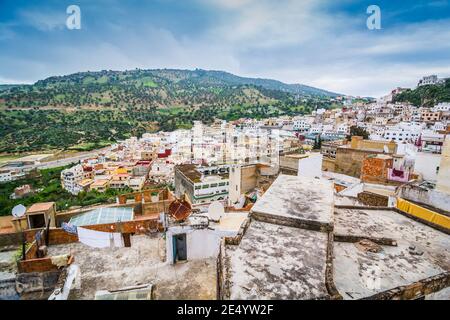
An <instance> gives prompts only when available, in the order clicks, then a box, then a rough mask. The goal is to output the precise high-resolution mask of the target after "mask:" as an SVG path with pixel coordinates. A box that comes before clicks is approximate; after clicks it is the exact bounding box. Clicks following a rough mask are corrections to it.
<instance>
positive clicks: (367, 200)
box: [358, 191, 389, 207]
mask: <svg viewBox="0 0 450 320" xmlns="http://www.w3.org/2000/svg"><path fill="white" fill-rule="evenodd" d="M358 201H359V202H361V203H362V204H364V205H366V206H372V207H387V206H388V203H389V197H387V196H382V195H379V194H376V193H372V192H368V191H364V192H360V193H358Z"/></svg>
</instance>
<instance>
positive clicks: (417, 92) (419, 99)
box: [394, 79, 450, 107]
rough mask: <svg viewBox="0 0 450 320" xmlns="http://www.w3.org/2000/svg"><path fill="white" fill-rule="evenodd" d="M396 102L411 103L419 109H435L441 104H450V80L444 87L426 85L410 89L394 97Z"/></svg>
mask: <svg viewBox="0 0 450 320" xmlns="http://www.w3.org/2000/svg"><path fill="white" fill-rule="evenodd" d="M394 101H399V102H409V103H411V104H413V105H415V106H418V107H433V106H434V105H436V104H438V103H440V102H450V79H447V80H446V81H445V84H444V85H426V86H421V87H417V88H416V89H412V90H411V89H408V90H406V91H404V92H402V93H400V94H398V95H396V96H395V97H394Z"/></svg>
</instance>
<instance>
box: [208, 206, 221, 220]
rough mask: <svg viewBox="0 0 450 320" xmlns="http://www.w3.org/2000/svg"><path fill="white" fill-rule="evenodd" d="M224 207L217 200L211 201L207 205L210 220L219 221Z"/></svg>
mask: <svg viewBox="0 0 450 320" xmlns="http://www.w3.org/2000/svg"><path fill="white" fill-rule="evenodd" d="M224 213H225V209H224V207H223V205H222V203H220V202H219V201H214V202H212V203H211V204H210V205H209V207H208V217H209V219H210V220H212V221H219V220H220V218H222V217H223V215H224Z"/></svg>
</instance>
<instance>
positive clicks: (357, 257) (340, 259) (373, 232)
mask: <svg viewBox="0 0 450 320" xmlns="http://www.w3.org/2000/svg"><path fill="white" fill-rule="evenodd" d="M334 233H335V234H340V235H353V236H361V237H373V238H383V237H384V238H391V239H393V240H395V241H396V242H397V246H382V247H381V251H380V252H378V253H373V252H368V251H367V252H366V251H364V250H361V249H360V248H359V247H358V246H357V245H355V244H354V243H347V242H335V243H334V262H333V265H334V282H335V285H336V287H337V289H338V291H339V292H340V293H341V295H342V296H343V297H344V299H359V298H363V297H369V296H371V295H374V294H376V293H379V292H382V291H385V290H389V289H393V288H395V287H399V286H403V285H409V284H412V283H414V282H417V281H420V280H423V279H426V278H429V277H432V276H436V275H438V274H441V273H444V272H448V271H450V237H449V236H448V235H447V234H445V233H442V232H440V231H438V230H436V229H433V228H431V227H428V226H427V225H424V224H422V223H420V222H417V221H415V220H412V219H409V218H407V217H405V216H403V215H401V214H399V213H397V212H396V211H394V210H368V209H336V211H335V225H334Z"/></svg>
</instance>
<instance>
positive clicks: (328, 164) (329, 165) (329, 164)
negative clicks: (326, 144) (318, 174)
mask: <svg viewBox="0 0 450 320" xmlns="http://www.w3.org/2000/svg"><path fill="white" fill-rule="evenodd" d="M335 170H336V159H331V158H328V157H323V158H322V171H330V172H335Z"/></svg>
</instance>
